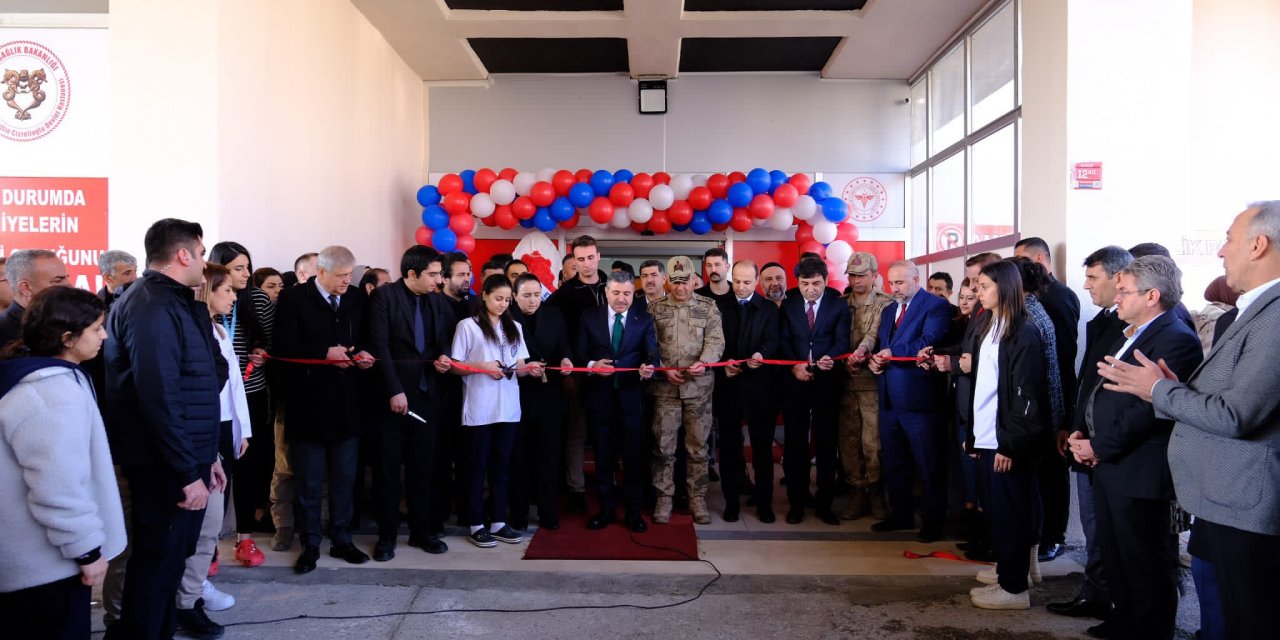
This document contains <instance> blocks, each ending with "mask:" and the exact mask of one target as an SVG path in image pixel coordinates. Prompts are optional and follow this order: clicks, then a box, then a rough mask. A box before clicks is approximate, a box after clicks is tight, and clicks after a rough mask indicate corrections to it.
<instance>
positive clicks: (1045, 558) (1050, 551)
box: [1037, 544, 1067, 562]
mask: <svg viewBox="0 0 1280 640" xmlns="http://www.w3.org/2000/svg"><path fill="white" fill-rule="evenodd" d="M1066 551H1067V548H1066V547H1064V546H1062V545H1060V544H1042V545H1040V555H1039V556H1038V557H1037V559H1038V560H1039V561H1040V562H1050V561H1052V560H1053V559H1054V558H1056V557H1058V556H1060V555H1062V554H1063V553H1066Z"/></svg>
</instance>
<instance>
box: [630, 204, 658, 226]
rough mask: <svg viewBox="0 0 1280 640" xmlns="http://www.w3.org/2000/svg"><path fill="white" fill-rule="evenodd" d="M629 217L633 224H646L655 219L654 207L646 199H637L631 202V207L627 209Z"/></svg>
mask: <svg viewBox="0 0 1280 640" xmlns="http://www.w3.org/2000/svg"><path fill="white" fill-rule="evenodd" d="M627 217H628V218H629V219H630V220H631V221H632V222H639V223H640V224H644V223H646V222H648V221H649V220H650V219H651V218H653V205H651V204H649V201H648V200H645V199H644V198H636V199H635V200H632V201H631V206H629V207H627Z"/></svg>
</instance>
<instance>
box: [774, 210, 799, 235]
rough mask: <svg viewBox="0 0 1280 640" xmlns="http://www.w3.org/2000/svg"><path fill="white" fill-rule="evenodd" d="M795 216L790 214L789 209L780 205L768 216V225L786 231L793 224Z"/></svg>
mask: <svg viewBox="0 0 1280 640" xmlns="http://www.w3.org/2000/svg"><path fill="white" fill-rule="evenodd" d="M795 222H796V221H795V216H793V215H792V214H791V210H790V209H788V208H786V207H780V208H777V209H774V210H773V215H772V216H770V217H769V226H770V227H771V228H773V229H776V230H778V231H786V230H787V229H790V228H791V225H793V224H795Z"/></svg>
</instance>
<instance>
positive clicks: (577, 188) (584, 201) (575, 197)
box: [569, 176, 596, 209]
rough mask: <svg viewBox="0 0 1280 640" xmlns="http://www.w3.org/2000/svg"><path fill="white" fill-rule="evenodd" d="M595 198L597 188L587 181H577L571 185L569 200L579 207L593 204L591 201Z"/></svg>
mask: <svg viewBox="0 0 1280 640" xmlns="http://www.w3.org/2000/svg"><path fill="white" fill-rule="evenodd" d="M593 177H594V176H593ZM595 199H596V191H595V189H593V188H591V185H589V184H587V183H585V182H576V183H574V185H573V186H572V187H569V202H570V203H571V204H573V206H575V207H577V208H579V209H582V208H585V207H589V206H591V201H592V200H595Z"/></svg>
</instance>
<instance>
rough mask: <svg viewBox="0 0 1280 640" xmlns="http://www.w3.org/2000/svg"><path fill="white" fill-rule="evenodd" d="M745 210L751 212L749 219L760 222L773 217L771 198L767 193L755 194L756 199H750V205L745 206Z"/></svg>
mask: <svg viewBox="0 0 1280 640" xmlns="http://www.w3.org/2000/svg"><path fill="white" fill-rule="evenodd" d="M747 210H748V211H750V212H751V217H753V218H758V219H760V220H768V219H769V216H771V215H773V198H770V197H769V194H767V193H757V194H756V197H754V198H752V199H751V204H749V205H747Z"/></svg>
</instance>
